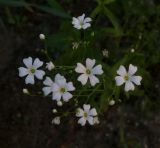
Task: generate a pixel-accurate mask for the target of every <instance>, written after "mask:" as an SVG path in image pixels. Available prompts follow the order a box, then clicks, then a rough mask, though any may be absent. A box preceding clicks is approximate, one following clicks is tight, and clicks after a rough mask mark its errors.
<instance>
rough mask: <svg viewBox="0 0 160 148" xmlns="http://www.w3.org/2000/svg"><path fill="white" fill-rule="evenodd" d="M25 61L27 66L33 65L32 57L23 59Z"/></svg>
mask: <svg viewBox="0 0 160 148" xmlns="http://www.w3.org/2000/svg"><path fill="white" fill-rule="evenodd" d="M23 63H24V64H25V65H26V67H27V68H31V67H32V58H31V57H28V58H25V59H23Z"/></svg>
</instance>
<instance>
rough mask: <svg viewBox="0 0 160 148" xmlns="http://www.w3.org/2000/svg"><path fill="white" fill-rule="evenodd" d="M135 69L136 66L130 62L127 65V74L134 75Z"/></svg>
mask: <svg viewBox="0 0 160 148" xmlns="http://www.w3.org/2000/svg"><path fill="white" fill-rule="evenodd" d="M136 71H137V66H133V65H132V64H130V65H129V71H128V74H129V75H134V74H135V73H136Z"/></svg>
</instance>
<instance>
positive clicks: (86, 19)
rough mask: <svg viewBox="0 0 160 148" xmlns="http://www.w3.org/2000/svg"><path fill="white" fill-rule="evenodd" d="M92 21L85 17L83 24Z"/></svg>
mask: <svg viewBox="0 0 160 148" xmlns="http://www.w3.org/2000/svg"><path fill="white" fill-rule="evenodd" d="M91 21H92V19H91V18H90V17H86V18H85V19H84V23H88V22H91Z"/></svg>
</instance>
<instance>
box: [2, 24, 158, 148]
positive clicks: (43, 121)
mask: <svg viewBox="0 0 160 148" xmlns="http://www.w3.org/2000/svg"><path fill="white" fill-rule="evenodd" d="M34 24H35V23H34ZM41 27H42V26H40V27H35V26H32V24H28V25H26V26H25V30H23V29H21V30H15V29H13V28H12V27H10V28H9V29H8V30H4V29H3V30H4V31H3V32H1V34H0V47H1V48H0V102H1V103H0V148H127V146H125V143H128V145H129V147H128V148H160V111H157V112H156V113H154V114H151V115H150V117H149V118H143V117H142V116H139V114H138V113H137V112H136V111H135V108H134V107H133V106H132V105H127V104H123V103H121V104H119V105H115V106H113V107H110V108H109V109H108V111H107V112H106V113H105V115H104V116H103V117H101V119H100V120H101V121H100V124H99V125H97V126H94V127H90V126H86V127H80V126H79V125H77V123H76V121H75V119H72V118H71V119H67V120H66V121H64V122H63V121H62V123H61V124H60V125H59V126H56V125H52V124H51V120H52V119H53V113H52V112H51V110H52V108H53V107H54V104H53V102H52V101H51V100H50V99H46V98H43V97H28V96H25V95H24V94H23V93H22V89H23V88H25V87H26V86H25V84H24V81H23V79H21V78H19V77H18V70H17V68H18V67H19V66H20V65H21V63H22V59H23V58H24V57H28V56H31V55H33V56H34V57H36V56H39V57H42V55H41V53H40V41H39V39H38V34H39V33H40V32H41ZM136 143H139V145H138V144H136Z"/></svg>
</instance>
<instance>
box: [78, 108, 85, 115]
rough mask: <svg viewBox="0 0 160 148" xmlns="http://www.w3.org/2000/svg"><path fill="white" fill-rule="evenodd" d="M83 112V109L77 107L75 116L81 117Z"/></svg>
mask: <svg viewBox="0 0 160 148" xmlns="http://www.w3.org/2000/svg"><path fill="white" fill-rule="evenodd" d="M83 114H84V111H83V109H81V108H78V109H77V112H76V116H77V117H82V116H83Z"/></svg>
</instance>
